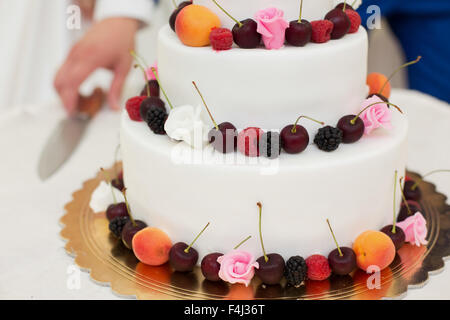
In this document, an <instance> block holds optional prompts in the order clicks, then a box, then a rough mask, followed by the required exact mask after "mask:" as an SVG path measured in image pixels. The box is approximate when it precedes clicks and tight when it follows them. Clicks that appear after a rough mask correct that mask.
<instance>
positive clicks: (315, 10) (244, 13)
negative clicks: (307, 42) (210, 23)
mask: <svg viewBox="0 0 450 320" xmlns="http://www.w3.org/2000/svg"><path fill="white" fill-rule="evenodd" d="M217 2H218V3H219V4H220V5H221V6H222V7H223V8H224V9H225V10H227V11H228V12H229V13H230V14H231V15H232V16H233V17H234V18H236V19H238V20H244V19H248V18H252V19H253V17H254V16H255V13H256V12H257V11H259V10H261V9H265V8H269V7H276V8H278V9H281V10H283V11H284V17H285V19H286V20H287V21H291V20H295V19H298V16H299V12H300V1H299V0H217ZM339 2H343V1H340V0H304V1H303V10H302V17H303V18H304V19H307V20H309V21H313V20H320V19H323V18H324V17H325V15H326V14H327V12H328V11H330V10H331V9H333V8H334V6H335V5H336V3H339ZM358 2H359V1H358ZM194 3H195V4H198V5H202V6H205V7H208V8H209V9H211V10H212V11H213V12H214V13H216V14H217V15H218V16H219V17H220V19H221V21H222V25H223V26H224V27H227V28H230V29H231V28H232V27H233V26H234V24H235V23H234V21H233V20H231V19H230V18H229V17H228V16H226V15H225V14H224V13H223V12H222V11H221V10H220V9H219V8H218V7H217V6H216V5H215V4H214V2H213V1H212V0H194Z"/></svg>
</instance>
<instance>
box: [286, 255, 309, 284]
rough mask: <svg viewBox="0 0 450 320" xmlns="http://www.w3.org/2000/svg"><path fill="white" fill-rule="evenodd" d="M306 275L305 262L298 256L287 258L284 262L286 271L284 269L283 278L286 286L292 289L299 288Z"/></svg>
mask: <svg viewBox="0 0 450 320" xmlns="http://www.w3.org/2000/svg"><path fill="white" fill-rule="evenodd" d="M307 274H308V267H307V266H306V261H305V259H303V258H302V257H300V256H295V257H291V258H289V260H288V261H287V262H286V269H284V276H285V277H286V280H287V284H288V285H289V286H292V287H300V286H301V285H302V284H303V282H304V281H305V280H306V275H307Z"/></svg>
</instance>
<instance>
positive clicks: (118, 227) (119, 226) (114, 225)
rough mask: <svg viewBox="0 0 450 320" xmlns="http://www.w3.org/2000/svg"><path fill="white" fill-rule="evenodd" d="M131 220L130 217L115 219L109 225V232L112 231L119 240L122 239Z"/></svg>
mask: <svg viewBox="0 0 450 320" xmlns="http://www.w3.org/2000/svg"><path fill="white" fill-rule="evenodd" d="M129 220H130V218H129V217H117V218H114V219H113V220H111V222H110V223H109V231H111V232H112V233H113V234H114V235H115V236H116V237H117V238H121V237H122V230H123V227H124V226H125V224H126V223H127V222H128V221H129Z"/></svg>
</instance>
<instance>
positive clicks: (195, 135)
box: [164, 105, 211, 149]
mask: <svg viewBox="0 0 450 320" xmlns="http://www.w3.org/2000/svg"><path fill="white" fill-rule="evenodd" d="M210 129H211V128H210V127H209V126H208V125H206V124H205V121H204V120H203V108H202V107H201V106H197V107H196V108H195V107H193V106H190V105H185V106H180V107H176V108H173V109H172V110H171V111H170V113H169V117H168V118H167V121H166V123H165V125H164V130H165V131H166V133H167V135H168V136H169V137H170V138H172V139H174V140H177V141H184V142H186V143H187V144H189V145H190V146H191V147H193V148H196V149H200V148H202V147H204V146H205V144H206V143H207V141H208V132H209V130H210Z"/></svg>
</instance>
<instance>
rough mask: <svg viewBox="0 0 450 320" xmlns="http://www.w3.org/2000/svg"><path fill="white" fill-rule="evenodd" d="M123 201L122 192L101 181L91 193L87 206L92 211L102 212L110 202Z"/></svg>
mask: <svg viewBox="0 0 450 320" xmlns="http://www.w3.org/2000/svg"><path fill="white" fill-rule="evenodd" d="M113 193H114V195H113ZM124 201H125V199H124V197H123V194H122V192H120V191H119V190H117V189H116V188H114V187H112V186H111V184H109V183H106V182H105V181H102V182H100V184H99V185H98V187H97V188H96V189H95V190H94V192H93V193H92V196H91V201H90V202H89V206H90V207H91V209H92V211H94V212H104V211H106V209H107V208H108V206H109V205H110V204H113V203H115V202H124Z"/></svg>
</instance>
